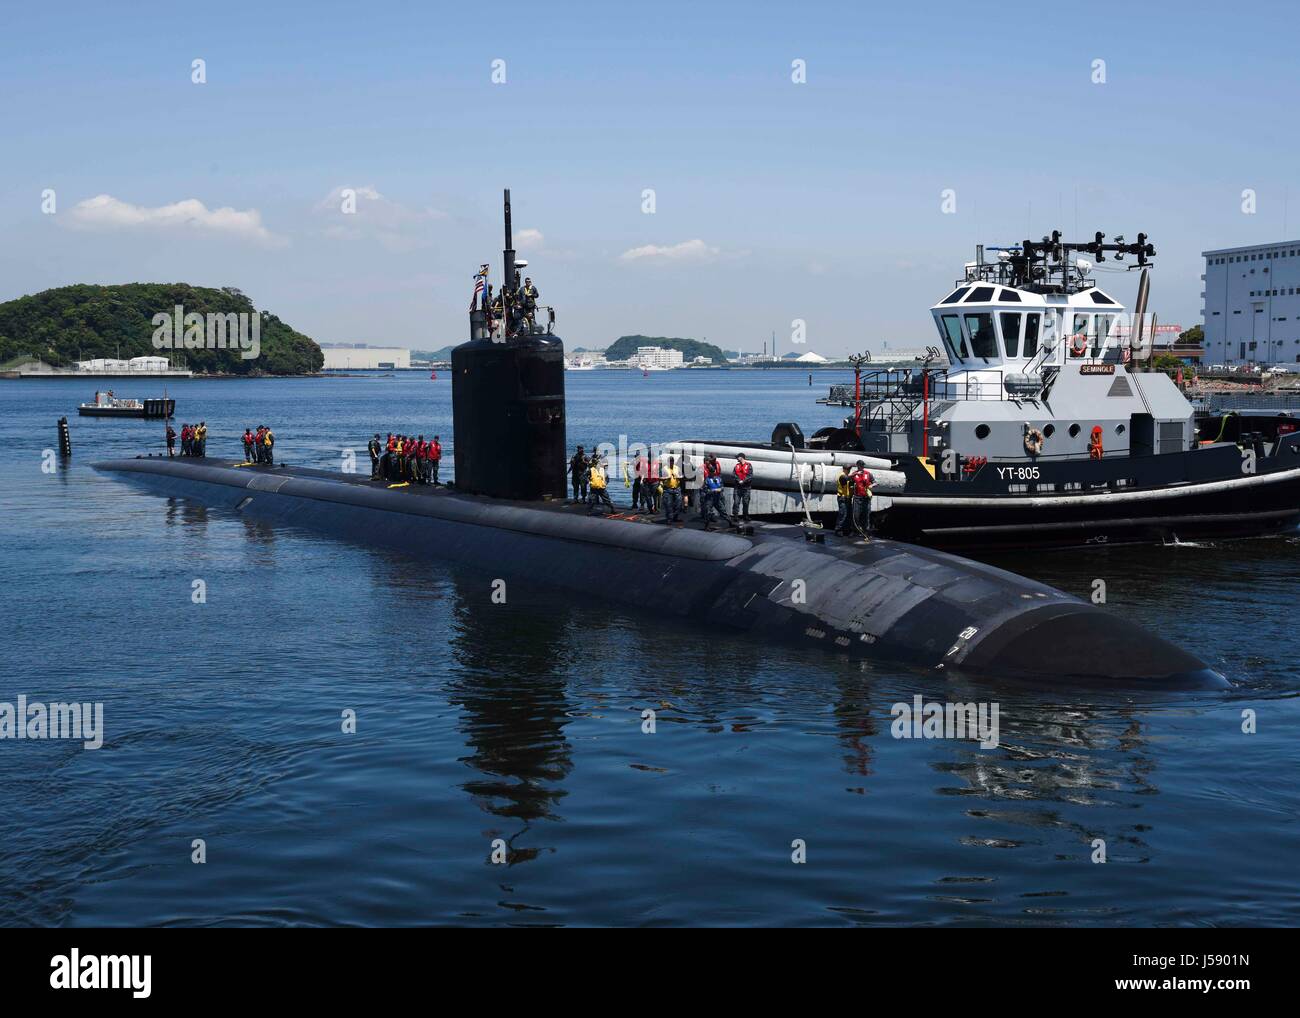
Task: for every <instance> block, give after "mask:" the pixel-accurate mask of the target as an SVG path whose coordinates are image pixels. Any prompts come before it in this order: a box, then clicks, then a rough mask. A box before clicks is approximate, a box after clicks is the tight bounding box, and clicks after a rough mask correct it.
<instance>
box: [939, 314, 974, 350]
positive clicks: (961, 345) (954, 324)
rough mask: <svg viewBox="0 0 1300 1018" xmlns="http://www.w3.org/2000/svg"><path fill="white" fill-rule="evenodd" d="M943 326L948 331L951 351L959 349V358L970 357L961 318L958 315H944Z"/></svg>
mask: <svg viewBox="0 0 1300 1018" xmlns="http://www.w3.org/2000/svg"><path fill="white" fill-rule="evenodd" d="M943 328H944V331H945V332H946V333H947V336H946V337H945V338H946V340H947V343H948V349H949V351H950V352H951V351H952V350H956V351H958V355H957V360H965V359H966V358H967V357H969V356H970V353H969V351H968V350H967V349H966V340H965V339H963V338H962V334H961V320H960V319H958V317H957V316H956V315H944V316H943Z"/></svg>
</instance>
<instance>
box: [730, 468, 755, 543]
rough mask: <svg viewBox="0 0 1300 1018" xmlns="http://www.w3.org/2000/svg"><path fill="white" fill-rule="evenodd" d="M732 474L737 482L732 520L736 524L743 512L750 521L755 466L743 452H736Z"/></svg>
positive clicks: (732, 497)
mask: <svg viewBox="0 0 1300 1018" xmlns="http://www.w3.org/2000/svg"><path fill="white" fill-rule="evenodd" d="M731 476H732V478H733V479H734V480H735V482H736V486H735V488H734V489H733V490H732V492H731V522H732V525H733V526H734V525H735V524H736V521H737V520H739V519H740V518H741V516H742V514H743V516H744V520H745V522H746V523H748V522H749V492H750V485H751V484H752V482H753V480H754V467H753V464H751V463H750V462H749V460H747V459H745V454H744V453H743V452H738V453H736V465H735V466H734V467H732V468H731Z"/></svg>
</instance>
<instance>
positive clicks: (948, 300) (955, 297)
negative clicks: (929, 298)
mask: <svg viewBox="0 0 1300 1018" xmlns="http://www.w3.org/2000/svg"><path fill="white" fill-rule="evenodd" d="M969 289H970V287H969V286H963V287H962V288H961V289H960V290H953V292H952V293H950V294H948V296H947V297H945V298H944V299H943V300H941V301H939V303H940V304H956V303H957V302H958V301H959V300H961V299H962V297H964V296H965V295H966V291H967V290H969Z"/></svg>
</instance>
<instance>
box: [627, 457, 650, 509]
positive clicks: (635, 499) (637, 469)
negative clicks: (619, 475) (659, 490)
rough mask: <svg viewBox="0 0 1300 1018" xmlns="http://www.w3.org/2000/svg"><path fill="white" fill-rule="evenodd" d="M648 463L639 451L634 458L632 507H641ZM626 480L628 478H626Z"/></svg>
mask: <svg viewBox="0 0 1300 1018" xmlns="http://www.w3.org/2000/svg"><path fill="white" fill-rule="evenodd" d="M645 472H646V463H645V457H644V456H642V455H641V454H640V453H639V452H638V453H637V454H636V457H635V458H634V459H633V460H632V508H633V509H640V508H641V483H642V479H643V478H644V477H645ZM624 479H625V480H626V478H624Z"/></svg>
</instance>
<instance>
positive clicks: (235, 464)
mask: <svg viewBox="0 0 1300 1018" xmlns="http://www.w3.org/2000/svg"><path fill="white" fill-rule="evenodd" d="M751 444H752V443H751ZM137 459H142V460H170V461H171V462H183V463H189V464H192V465H193V466H206V467H228V468H232V469H240V470H245V471H247V472H249V473H253V474H260V475H264V476H275V477H293V478H298V479H301V480H312V481H328V482H330V483H333V484H350V485H355V486H356V487H360V488H365V489H369V490H371V491H400V492H402V493H403V494H406V495H411V496H413V497H415V498H471V499H474V500H475V501H482V500H487V501H489V502H490V503H491V504H493V505H499V506H518V507H520V508H525V509H528V510H531V511H533V512H546V513H555V514H557V515H563V516H578V517H582V518H587V517H588V516H590V517H591V518H593V519H606V520H621V521H625V522H628V523H649V524H655V525H657V526H659V527H664V526H665V524H664V521H663V515H662V514H660V513H654V514H650V513H645V512H638V511H637V510H634V509H632V508H631V507H630V506H620V505H619V504H618V503H617V502H616V501H615V504H614V508H615V512H613V513H608V512H595V513H593V512H590V511H589V510H588V509H587V507H586V506H585V505H584V504H583V503H580V502H575V501H573V500H572V499H567V498H563V499H561V498H557V499H550V500H547V501H542V502H535V501H523V500H518V499H508V498H495V497H493V496H490V495H477V494H472V493H470V492H466V491H461V490H460V489H458V488H457V487H456V486H455V484H454V482H452V483H448V482H443V483H441V484H439V485H436V486H435V485H432V484H428V485H424V484H412V483H410V482H408V481H399V482H392V481H386V480H372V479H371V478H370V476H369V475H368V474H364V473H355V474H343V473H337V472H335V471H331V470H321V469H319V468H317V467H304V466H295V465H292V464H288V463H276V464H275V465H267V464H262V463H249V462H247V461H243V460H231V459H217V458H214V457H211V456H196V457H179V456H178V457H166V456H139V457H137ZM611 501H614V499H613V497H612V495H611ZM749 526H750V527H752V528H753V532H754V533H755V534H758V533H763V534H768V535H771V536H776V535H778V534H779V535H783V536H788V537H798V536H800V535H802V534H804V533H808V532H809V531H807V530H806V528H804V527H802V526H800V525H799V524H796V523H771V522H763V521H760V520H756V519H751V521H750V523H749ZM672 529H684V530H698V531H701V532H703V530H704V524H703V521H702V520H701V519H700V517H699V512H698V510H696V509H695V508H694V507H693V506H692V507H691V509H690V510H689V511H688V510H687V509H685V508H683V510H682V520H681V521H680V522H678V523H676V524H673V525H672ZM713 532H714V533H718V534H729V533H730V534H733V535H734V534H735V533H736V532H735V531H734V530H729V529H728V528H727V527H726V526H725V525H723V526H721V527H718V528H715V529H714V531H713ZM814 532H815V533H823V534H824V533H826V531H825V530H821V529H819V530H816V531H814ZM841 540H842V541H843V543H845V544H849V545H851V544H858V545H861V544H863V543H865V542H864V541H863V540H862V539H861V538H855V539H841ZM874 540H877V539H875V538H873V541H874Z"/></svg>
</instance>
